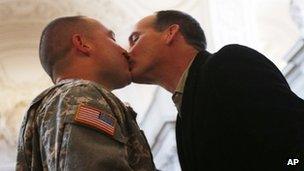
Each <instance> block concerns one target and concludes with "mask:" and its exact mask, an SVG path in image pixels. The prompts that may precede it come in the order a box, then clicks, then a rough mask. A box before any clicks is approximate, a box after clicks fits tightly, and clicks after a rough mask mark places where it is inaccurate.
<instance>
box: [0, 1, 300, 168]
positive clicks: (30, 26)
mask: <svg viewBox="0 0 304 171" xmlns="http://www.w3.org/2000/svg"><path fill="white" fill-rule="evenodd" d="M164 9H177V10H181V11H184V12H187V13H189V14H191V15H192V16H193V17H194V18H196V19H197V20H198V21H199V22H200V24H201V26H202V27H203V29H204V30H205V33H206V36H207V42H208V48H207V49H208V51H210V52H215V51H217V50H219V49H220V48H221V47H223V46H224V45H226V44H230V43H237V44H242V45H246V46H249V47H251V48H254V49H256V50H258V51H260V52H261V53H263V54H264V55H266V56H267V57H268V58H269V59H270V60H272V61H273V62H274V63H275V64H276V65H277V66H278V67H279V69H280V70H281V71H282V72H283V74H284V75H285V77H286V78H287V80H288V82H289V83H290V86H291V87H292V89H293V91H294V92H295V93H296V94H298V95H299V96H300V97H302V98H303V97H304V66H303V65H304V0H166V1H164V0H153V1H147V0H0V21H1V22H0V170H1V171H2V170H5V171H6V170H14V166H15V158H16V142H17V137H18V131H19V128H20V124H21V121H22V118H23V114H24V112H25V110H26V108H27V106H28V105H29V103H30V101H31V100H32V99H33V98H34V97H35V96H37V95H38V94H39V93H40V92H41V91H42V90H44V89H46V88H47V87H49V86H51V85H52V83H51V81H50V79H49V78H48V76H47V74H46V73H44V71H43V70H42V67H41V66H40V62H39V58H38V43H39V38H40V34H41V31H42V29H43V28H44V27H45V26H46V24H48V23H49V22H50V21H51V20H53V19H54V18H57V17H61V16H70V15H85V16H89V17H93V18H96V19H98V20H100V21H101V22H102V23H103V24H104V25H106V26H107V27H108V28H110V29H112V30H114V31H115V33H116V37H117V41H118V43H119V44H120V45H121V46H123V47H124V48H126V49H127V48H128V42H127V38H128V36H129V34H130V32H131V30H132V28H133V25H134V24H135V23H136V22H137V21H138V20H139V19H141V18H142V17H144V16H146V15H150V14H152V13H153V12H155V11H158V10H164ZM114 93H115V94H116V95H117V96H118V97H120V98H121V99H122V101H124V102H128V103H129V104H131V105H132V106H133V108H134V109H135V110H136V111H137V112H138V116H137V121H138V123H139V125H140V126H141V128H142V129H143V130H144V131H145V133H146V136H147V139H148V141H149V144H150V146H151V149H152V153H153V155H154V161H155V164H156V166H157V168H159V169H161V170H164V171H179V170H180V166H179V163H178V157H177V152H176V143H175V119H176V113H177V111H176V109H175V106H174V105H173V103H172V101H171V95H170V94H169V93H168V92H167V91H166V90H164V89H162V88H160V87H157V86H151V85H138V84H131V85H130V86H128V87H125V88H123V89H120V90H115V91H114Z"/></svg>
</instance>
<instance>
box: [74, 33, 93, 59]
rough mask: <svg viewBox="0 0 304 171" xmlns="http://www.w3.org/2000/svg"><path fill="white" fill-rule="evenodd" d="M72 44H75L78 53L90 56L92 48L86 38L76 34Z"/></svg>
mask: <svg viewBox="0 0 304 171" xmlns="http://www.w3.org/2000/svg"><path fill="white" fill-rule="evenodd" d="M72 42H73V45H74V47H75V48H76V49H77V50H78V51H80V52H82V53H84V54H86V55H87V56H89V55H90V52H91V49H92V47H91V45H90V44H89V42H87V40H85V38H84V36H82V35H80V34H74V35H73V36H72Z"/></svg>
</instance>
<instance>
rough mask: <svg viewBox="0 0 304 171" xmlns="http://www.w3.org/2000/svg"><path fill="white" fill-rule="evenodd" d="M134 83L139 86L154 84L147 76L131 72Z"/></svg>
mask: <svg viewBox="0 0 304 171" xmlns="http://www.w3.org/2000/svg"><path fill="white" fill-rule="evenodd" d="M131 77H132V82H133V83H137V84H153V81H152V80H149V79H148V78H146V77H145V74H137V73H136V72H131Z"/></svg>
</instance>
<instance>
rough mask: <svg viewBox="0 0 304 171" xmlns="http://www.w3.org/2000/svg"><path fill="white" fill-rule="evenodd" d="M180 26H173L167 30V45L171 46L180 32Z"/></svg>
mask: <svg viewBox="0 0 304 171" xmlns="http://www.w3.org/2000/svg"><path fill="white" fill-rule="evenodd" d="M179 29H180V27H179V25H178V24H173V25H171V26H169V27H168V28H167V29H166V35H165V36H166V44H168V45H169V44H171V43H172V42H173V40H174V39H175V38H176V36H177V35H178V32H179Z"/></svg>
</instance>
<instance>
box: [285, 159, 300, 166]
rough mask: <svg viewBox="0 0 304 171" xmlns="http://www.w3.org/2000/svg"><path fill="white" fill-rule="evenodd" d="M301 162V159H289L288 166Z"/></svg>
mask: <svg viewBox="0 0 304 171" xmlns="http://www.w3.org/2000/svg"><path fill="white" fill-rule="evenodd" d="M298 163H299V159H288V162H287V166H295V165H297V164H298Z"/></svg>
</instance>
